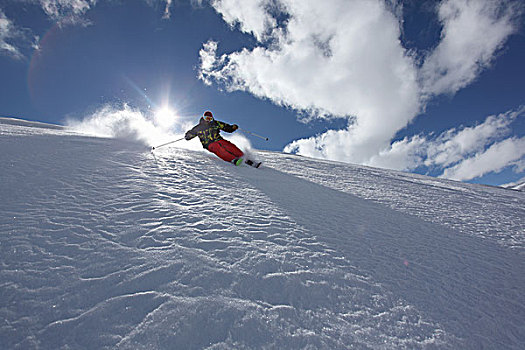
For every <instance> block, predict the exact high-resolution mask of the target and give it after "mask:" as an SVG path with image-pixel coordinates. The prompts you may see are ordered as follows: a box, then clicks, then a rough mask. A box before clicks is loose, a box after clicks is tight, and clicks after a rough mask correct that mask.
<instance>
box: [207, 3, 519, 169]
mask: <svg viewBox="0 0 525 350" xmlns="http://www.w3.org/2000/svg"><path fill="white" fill-rule="evenodd" d="M398 4H399V3H397V2H395V1H383V0H332V1H329V2H321V1H317V0H304V1H293V0H267V1H265V0H253V1H238V0H216V1H213V2H212V5H213V6H214V7H215V9H216V11H217V12H218V13H220V14H221V15H222V17H223V19H224V20H225V21H226V22H227V23H229V24H230V25H232V26H238V27H237V28H239V29H240V30H242V31H243V32H246V33H251V34H252V35H253V36H254V37H255V38H256V39H257V40H258V42H259V45H258V46H257V47H255V48H253V49H247V48H245V49H242V50H240V51H237V52H232V53H227V54H223V55H217V51H218V43H217V42H215V41H209V42H208V43H206V44H205V45H204V47H203V49H202V50H201V66H200V71H199V74H200V78H201V79H202V80H203V81H204V82H205V83H207V84H213V83H217V84H218V85H219V86H220V87H223V88H225V89H226V90H228V91H234V90H241V91H247V92H249V93H251V94H253V95H255V96H257V97H259V98H261V99H268V100H270V101H272V102H273V103H275V104H278V105H283V106H286V107H290V108H293V109H295V110H297V111H298V112H299V115H304V114H306V115H308V116H309V118H316V117H317V118H347V119H348V127H347V128H345V129H343V130H329V131H327V132H325V133H323V134H320V135H316V136H313V137H310V138H308V139H301V140H296V141H294V142H292V143H290V144H289V145H287V146H286V147H285V151H287V152H296V153H299V154H302V155H306V156H313V157H318V158H328V159H334V160H340V161H346V162H352V163H360V164H368V165H376V166H383V167H389V168H395V169H414V168H416V167H418V166H424V165H425V163H424V162H425V161H426V162H427V163H426V165H427V166H441V167H449V166H452V165H458V164H459V163H460V161H461V160H462V159H463V157H467V156H469V155H471V154H472V152H474V151H478V152H480V151H483V149H480V147H482V146H488V145H490V144H491V142H490V141H491V140H492V141H493V140H494V139H497V138H498V136H499V135H500V134H498V132H500V133H501V132H504V131H505V132H506V129H505V125H501V124H499V123H501V121H500V120H499V119H497V118H496V119H489V120H487V121H486V122H485V123H483V125H482V126H478V127H475V128H466V129H463V130H462V132H461V133H457V132H455V131H454V130H451V131H450V132H449V134H450V135H442V136H441V137H442V140H440V141H435V142H433V143H432V145H433V147H434V148H430V147H427V146H426V145H425V141H426V139H427V137H425V136H422V135H418V136H415V137H412V138H407V139H405V140H402V141H399V142H396V143H393V144H392V139H393V138H394V137H395V135H396V134H397V132H398V131H399V130H401V129H403V128H405V127H406V126H407V125H408V123H410V122H411V120H412V119H413V118H415V117H416V116H417V115H418V114H419V113H420V112H421V111H422V110H423V109H424V106H425V103H426V102H428V99H429V98H430V97H432V96H435V95H439V94H443V93H448V94H450V93H455V92H456V91H458V90H459V89H461V88H463V87H465V86H467V85H468V84H469V83H471V82H472V81H473V80H475V79H476V77H477V76H479V74H480V73H481V71H482V70H483V69H485V68H486V67H488V66H490V64H491V63H492V62H493V61H494V57H495V56H496V55H497V54H498V52H499V50H501V48H502V47H503V45H504V43H505V42H506V40H507V39H508V37H509V36H510V35H511V34H512V33H514V32H515V31H516V27H517V25H516V18H517V17H518V14H519V13H520V10H521V8H520V7H519V5H517V4H518V2H515V1H495V0H476V1H474V0H455V1H452V0H444V1H442V2H441V3H440V4H439V6H438V7H437V10H438V12H437V14H436V15H437V16H438V17H439V20H440V21H441V23H442V25H443V30H442V36H441V40H440V42H439V43H438V44H437V46H436V47H435V49H434V50H433V51H431V52H429V53H428V54H427V55H426V56H425V58H426V59H425V60H424V61H423V63H419V62H418V61H417V60H416V59H415V58H414V56H412V54H413V52H409V51H407V50H406V49H405V48H404V47H403V46H402V44H401V41H400V39H399V37H400V32H401V29H400V25H401V23H402V21H400V19H399V8H400V7H399V6H397V5H398ZM279 11H280V12H279ZM489 28H490V30H489ZM471 129H472V130H471ZM451 135H454V139H450V138H451V137H452V136H451ZM445 140H448V141H445ZM500 141H501V140H500ZM505 144H506V143H505ZM509 144H510V142H509ZM496 148H497V147H496Z"/></svg>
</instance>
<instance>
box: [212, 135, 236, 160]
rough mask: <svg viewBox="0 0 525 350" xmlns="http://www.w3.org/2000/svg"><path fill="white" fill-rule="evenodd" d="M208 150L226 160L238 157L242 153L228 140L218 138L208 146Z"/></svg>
mask: <svg viewBox="0 0 525 350" xmlns="http://www.w3.org/2000/svg"><path fill="white" fill-rule="evenodd" d="M208 150H209V151H210V152H213V153H215V154H216V155H217V156H218V157H219V158H221V159H222V160H225V161H227V162H231V161H233V160H234V159H238V158H240V157H242V156H243V155H244V153H242V151H241V150H240V149H239V148H237V146H235V145H234V144H233V143H231V142H230V141H228V140H219V141H216V142H213V143H211V144H210V145H209V146H208Z"/></svg>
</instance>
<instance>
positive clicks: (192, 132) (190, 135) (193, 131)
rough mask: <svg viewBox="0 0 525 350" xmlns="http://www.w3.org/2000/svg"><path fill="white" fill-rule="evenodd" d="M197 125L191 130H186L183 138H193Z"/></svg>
mask: <svg viewBox="0 0 525 350" xmlns="http://www.w3.org/2000/svg"><path fill="white" fill-rule="evenodd" d="M198 126H199V125H195V126H194V127H193V128H192V129H191V130H188V131H186V134H185V135H184V138H185V139H186V140H191V139H192V138H194V137H195V136H197V133H198V131H197V128H198Z"/></svg>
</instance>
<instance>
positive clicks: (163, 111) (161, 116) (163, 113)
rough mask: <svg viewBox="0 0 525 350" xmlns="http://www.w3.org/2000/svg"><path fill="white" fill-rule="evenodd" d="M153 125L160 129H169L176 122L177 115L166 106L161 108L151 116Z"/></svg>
mask: <svg viewBox="0 0 525 350" xmlns="http://www.w3.org/2000/svg"><path fill="white" fill-rule="evenodd" d="M153 118H154V121H155V124H156V125H158V126H160V127H162V128H170V127H172V126H173V125H174V124H175V122H176V121H177V114H176V113H175V111H174V110H173V109H171V108H170V107H168V106H163V107H161V108H159V109H158V110H156V111H155V114H154V115H153Z"/></svg>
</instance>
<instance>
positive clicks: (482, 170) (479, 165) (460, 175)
mask: <svg viewBox="0 0 525 350" xmlns="http://www.w3.org/2000/svg"><path fill="white" fill-rule="evenodd" d="M524 156H525V137H522V138H510V139H506V140H503V141H501V142H498V143H495V144H493V145H492V146H490V147H489V148H488V149H487V150H485V151H484V152H481V153H479V154H476V155H475V156H474V157H471V158H468V159H465V160H463V161H462V162H461V163H459V164H457V165H455V166H453V167H451V168H447V169H445V171H444V172H443V175H442V176H441V177H445V178H448V179H453V180H470V179H474V178H476V177H480V176H483V175H485V174H487V173H490V172H499V171H501V170H502V169H503V168H505V167H507V166H508V165H509V164H511V163H512V162H515V161H519V160H520V159H521V158H522V157H524Z"/></svg>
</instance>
